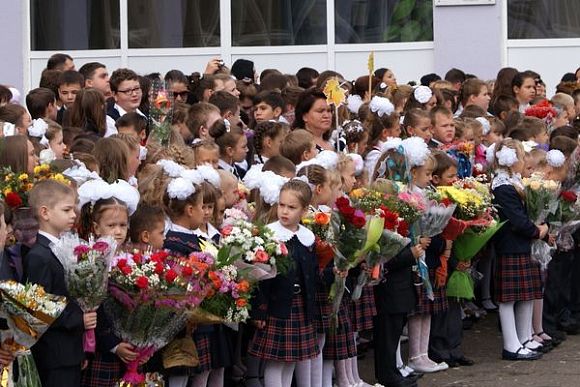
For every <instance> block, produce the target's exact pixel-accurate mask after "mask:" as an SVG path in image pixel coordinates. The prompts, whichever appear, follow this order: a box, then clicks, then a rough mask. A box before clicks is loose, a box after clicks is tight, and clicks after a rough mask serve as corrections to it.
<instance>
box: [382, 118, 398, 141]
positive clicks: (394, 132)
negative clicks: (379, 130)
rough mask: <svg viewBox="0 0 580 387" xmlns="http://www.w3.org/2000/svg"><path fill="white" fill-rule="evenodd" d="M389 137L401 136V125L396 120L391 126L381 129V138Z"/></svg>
mask: <svg viewBox="0 0 580 387" xmlns="http://www.w3.org/2000/svg"><path fill="white" fill-rule="evenodd" d="M389 137H401V125H400V124H399V122H396V123H395V125H394V126H393V127H392V128H385V130H383V140H386V139H387V138H389Z"/></svg>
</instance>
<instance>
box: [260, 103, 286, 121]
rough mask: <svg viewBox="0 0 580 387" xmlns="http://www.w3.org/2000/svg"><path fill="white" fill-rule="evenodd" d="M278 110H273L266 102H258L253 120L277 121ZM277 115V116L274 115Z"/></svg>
mask: <svg viewBox="0 0 580 387" xmlns="http://www.w3.org/2000/svg"><path fill="white" fill-rule="evenodd" d="M279 110H280V109H274V108H272V106H270V105H268V104H267V103H266V102H260V103H259V104H257V105H256V108H255V109H254V118H255V119H256V121H257V122H264V121H270V120H277V119H278V117H280V111H279ZM276 113H277V114H276Z"/></svg>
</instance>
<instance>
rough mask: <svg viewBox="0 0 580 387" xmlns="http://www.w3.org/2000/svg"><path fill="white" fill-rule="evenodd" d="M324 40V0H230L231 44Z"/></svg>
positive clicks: (307, 42)
mask: <svg viewBox="0 0 580 387" xmlns="http://www.w3.org/2000/svg"><path fill="white" fill-rule="evenodd" d="M306 44H326V0H276V1H272V0H232V45H233V46H283V45H306Z"/></svg>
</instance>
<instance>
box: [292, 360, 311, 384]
mask: <svg viewBox="0 0 580 387" xmlns="http://www.w3.org/2000/svg"><path fill="white" fill-rule="evenodd" d="M294 376H295V377H296V386H297V387H311V386H312V360H311V359H308V360H302V361H299V362H298V363H296V368H295V369H294Z"/></svg>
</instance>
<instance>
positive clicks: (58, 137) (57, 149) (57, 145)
mask: <svg viewBox="0 0 580 387" xmlns="http://www.w3.org/2000/svg"><path fill="white" fill-rule="evenodd" d="M48 145H49V146H50V149H51V150H52V151H53V152H54V155H55V156H56V158H57V159H58V160H60V159H62V158H63V157H64V151H65V149H66V145H64V142H63V138H62V130H61V131H58V132H56V134H55V136H54V138H53V139H52V140H50V141H49V142H48Z"/></svg>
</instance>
